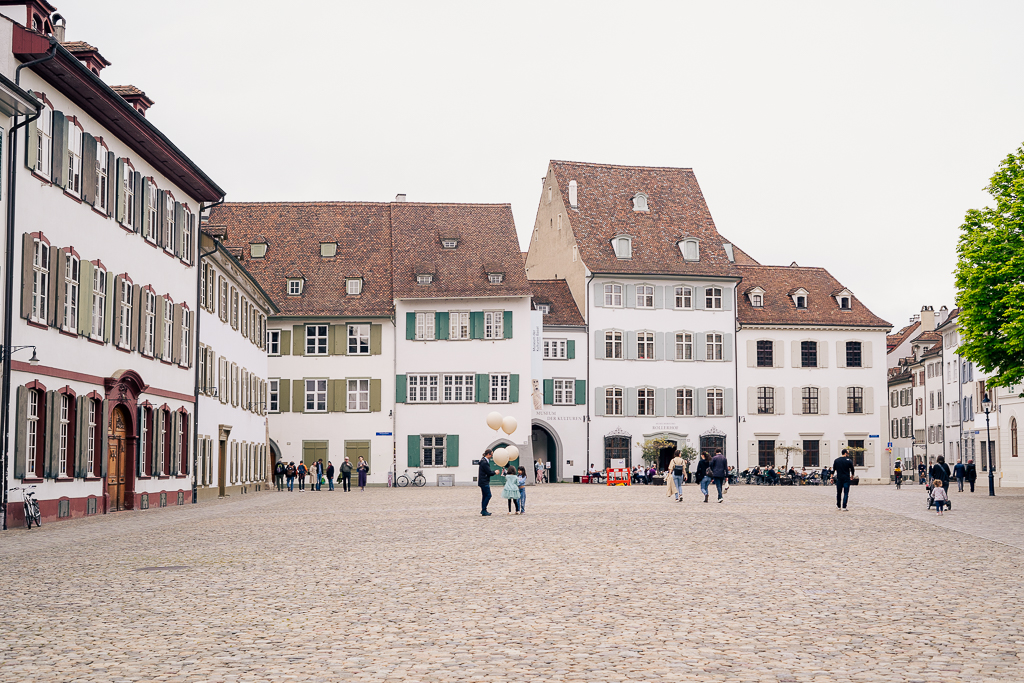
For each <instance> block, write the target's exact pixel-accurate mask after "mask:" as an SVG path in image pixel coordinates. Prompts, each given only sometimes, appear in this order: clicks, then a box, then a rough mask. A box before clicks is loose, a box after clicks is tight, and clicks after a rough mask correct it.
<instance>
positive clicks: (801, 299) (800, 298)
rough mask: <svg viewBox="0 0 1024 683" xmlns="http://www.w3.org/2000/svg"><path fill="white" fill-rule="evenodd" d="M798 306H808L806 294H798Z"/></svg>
mask: <svg viewBox="0 0 1024 683" xmlns="http://www.w3.org/2000/svg"><path fill="white" fill-rule="evenodd" d="M796 307H797V308H807V297H806V296H798V297H797V298H796Z"/></svg>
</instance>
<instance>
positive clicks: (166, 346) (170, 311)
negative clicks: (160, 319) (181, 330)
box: [160, 299, 174, 360]
mask: <svg viewBox="0 0 1024 683" xmlns="http://www.w3.org/2000/svg"><path fill="white" fill-rule="evenodd" d="M173 344H174V304H172V303H171V301H170V299H164V339H163V348H162V349H161V352H162V353H161V354H160V357H161V358H163V359H164V360H171V348H172V345H173Z"/></svg>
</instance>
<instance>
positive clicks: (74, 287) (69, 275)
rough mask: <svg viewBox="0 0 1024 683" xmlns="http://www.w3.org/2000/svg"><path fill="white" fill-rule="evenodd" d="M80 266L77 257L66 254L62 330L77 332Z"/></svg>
mask: <svg viewBox="0 0 1024 683" xmlns="http://www.w3.org/2000/svg"><path fill="white" fill-rule="evenodd" d="M80 267H81V264H80V263H79V262H78V257H77V256H75V255H74V254H72V253H70V252H68V255H67V258H66V260H65V261H64V326H63V327H64V330H65V331H67V332H77V331H78V285H79V281H78V277H79V268H80Z"/></svg>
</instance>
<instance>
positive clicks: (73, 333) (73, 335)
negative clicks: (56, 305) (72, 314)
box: [60, 327, 78, 339]
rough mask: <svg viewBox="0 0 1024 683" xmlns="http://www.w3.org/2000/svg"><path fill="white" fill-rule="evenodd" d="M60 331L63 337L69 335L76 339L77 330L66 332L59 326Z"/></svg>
mask: <svg viewBox="0 0 1024 683" xmlns="http://www.w3.org/2000/svg"><path fill="white" fill-rule="evenodd" d="M60 333H61V334H63V335H64V336H65V337H71V338H72V339H78V333H77V332H68V331H67V330H65V329H64V328H63V327H62V328H60Z"/></svg>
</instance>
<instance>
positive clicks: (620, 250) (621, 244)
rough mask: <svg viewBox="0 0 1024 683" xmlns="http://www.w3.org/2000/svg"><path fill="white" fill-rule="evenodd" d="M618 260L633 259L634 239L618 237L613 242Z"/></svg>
mask: <svg viewBox="0 0 1024 683" xmlns="http://www.w3.org/2000/svg"><path fill="white" fill-rule="evenodd" d="M612 246H613V247H614V248H615V256H616V257H617V258H633V239H632V238H630V237H616V238H615V239H614V240H612Z"/></svg>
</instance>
